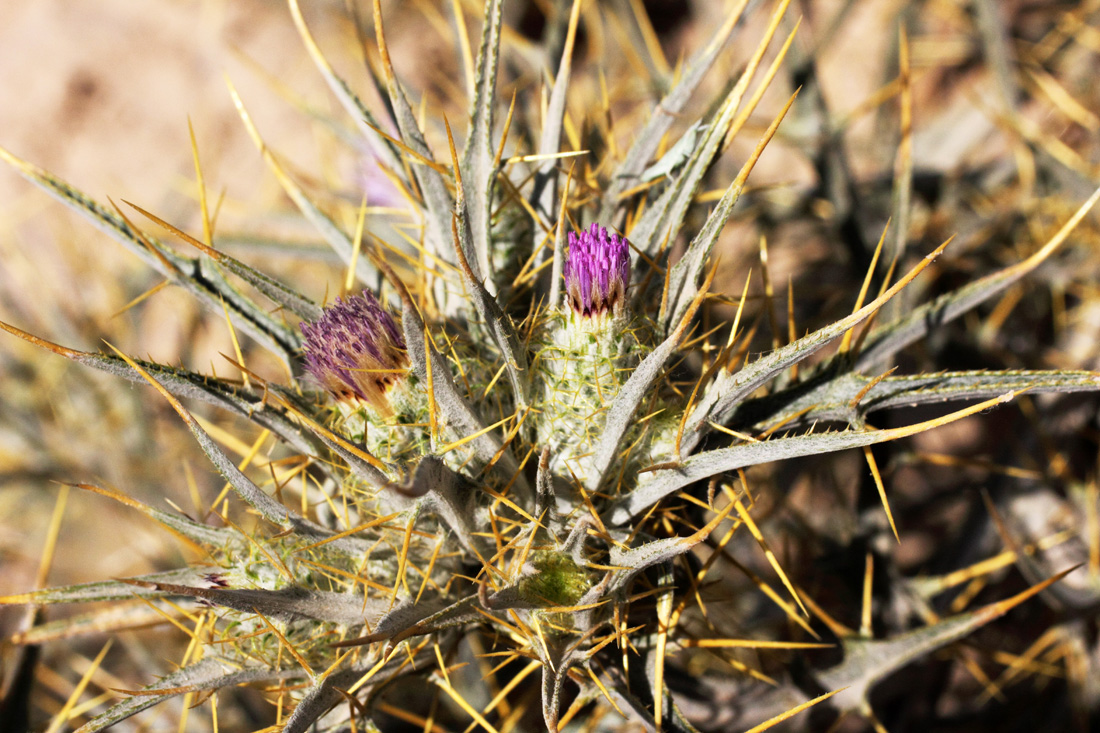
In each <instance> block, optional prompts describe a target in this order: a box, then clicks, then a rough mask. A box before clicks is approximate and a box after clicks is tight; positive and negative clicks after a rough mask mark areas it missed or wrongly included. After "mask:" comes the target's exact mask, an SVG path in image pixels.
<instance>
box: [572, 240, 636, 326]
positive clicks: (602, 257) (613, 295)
mask: <svg viewBox="0 0 1100 733" xmlns="http://www.w3.org/2000/svg"><path fill="white" fill-rule="evenodd" d="M562 275H563V276H564V277H565V293H566V297H567V298H568V299H569V305H570V306H572V308H573V310H574V311H575V312H576V313H578V314H579V315H582V316H594V315H599V314H601V313H605V312H607V311H611V312H613V313H619V312H620V311H621V310H622V306H623V302H624V301H625V299H626V288H627V286H628V285H630V244H629V243H628V242H627V241H626V239H625V238H623V237H620V236H619V235H618V234H615V233H614V232H609V231H607V229H605V228H604V227H602V226H600V225H599V224H597V223H595V222H593V223H592V226H590V227H589V228H588V231H586V232H581V233H580V234H575V233H573V232H569V253H568V254H567V255H566V257H565V265H564V267H563V268H562Z"/></svg>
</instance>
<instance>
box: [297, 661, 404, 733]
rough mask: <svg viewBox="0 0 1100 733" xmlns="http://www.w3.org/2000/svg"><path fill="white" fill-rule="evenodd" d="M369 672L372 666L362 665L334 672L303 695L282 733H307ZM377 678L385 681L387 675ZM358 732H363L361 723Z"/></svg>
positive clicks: (367, 687) (369, 684) (369, 683)
mask: <svg viewBox="0 0 1100 733" xmlns="http://www.w3.org/2000/svg"><path fill="white" fill-rule="evenodd" d="M387 666H389V665H387ZM369 670H370V666H367V665H362V664H360V665H356V666H354V667H352V668H350V669H342V670H340V671H338V672H333V673H332V674H330V675H328V676H326V677H325V678H324V679H322V680H321V681H320V682H318V683H317V684H315V685H313V686H312V687H310V688H309V689H307V690H306V691H305V694H303V695H302V699H301V700H299V701H298V704H297V705H295V706H294V710H293V711H292V712H291V713H290V716H289V717H287V719H286V722H285V723H283V727H282V729H281V730H280V733H307V731H309V730H310V729H311V727H312V726H313V724H314V723H316V722H317V721H318V720H320V719H321V716H323V715H324V714H325V713H327V712H328V711H329V710H331V709H332V708H333V707H335V706H336V705H337V704H338V703H339V702H340V701H342V700H344V699H346V698H345V695H346V694H347V693H346V692H344V691H345V690H347V689H348V688H349V687H351V686H352V685H354V684H355V683H356V681H358V680H359V678H360V677H362V676H363V675H364V674H366V673H367V672H368V671H369ZM376 676H377V678H378V679H380V680H381V679H385V675H377V673H376ZM373 686H374V684H373V683H371V682H368V683H367V684H366V689H368V690H369V689H371V688H372V687H373ZM360 689H364V688H360ZM356 730H363V728H362V723H361V722H360V723H359V727H357V728H356ZM367 730H369V729H367Z"/></svg>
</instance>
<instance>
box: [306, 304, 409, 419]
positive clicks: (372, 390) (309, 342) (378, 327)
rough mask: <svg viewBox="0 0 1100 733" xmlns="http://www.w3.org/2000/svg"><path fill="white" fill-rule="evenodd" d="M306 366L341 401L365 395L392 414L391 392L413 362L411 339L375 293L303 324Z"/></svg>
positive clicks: (335, 306)
mask: <svg viewBox="0 0 1100 733" xmlns="http://www.w3.org/2000/svg"><path fill="white" fill-rule="evenodd" d="M302 335H303V336H304V337H305V344H304V349H305V360H304V365H305V369H306V371H307V372H309V373H310V374H311V375H312V376H313V378H314V379H316V380H317V381H318V382H319V383H320V384H321V385H322V386H323V387H324V388H325V389H327V390H328V391H329V392H331V393H332V394H333V395H335V396H336V397H337V398H339V399H359V400H362V401H364V402H367V403H370V404H372V405H374V406H375V407H376V408H378V409H380V410H382V411H383V412H388V411H389V408H388V402H387V400H386V396H385V395H386V391H387V390H388V389H389V387H390V386H391V385H393V384H394V383H395V382H396V381H398V379H400V378H401V376H402V372H403V370H404V369H405V368H406V367H407V366H408V356H407V355H406V353H405V338H404V336H403V335H402V333H401V329H400V328H399V327H398V325H397V322H396V321H395V320H394V318H393V316H392V315H390V314H389V313H388V312H387V311H386V310H385V309H383V308H382V306H381V305H380V304H379V302H378V299H377V298H375V297H374V295H373V294H371V293H369V292H364V293H362V294H360V295H355V296H351V297H349V298H347V299H346V300H341V299H340V298H337V299H336V300H335V301H334V302H333V303H332V304H331V305H329V306H327V307H326V308H325V310H324V314H323V315H322V316H321V317H320V318H319V319H317V320H316V321H314V322H313V323H303V324H302Z"/></svg>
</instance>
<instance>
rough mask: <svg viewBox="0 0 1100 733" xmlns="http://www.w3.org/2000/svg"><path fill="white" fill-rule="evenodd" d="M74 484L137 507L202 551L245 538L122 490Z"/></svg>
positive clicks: (75, 486)
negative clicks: (162, 507) (152, 503)
mask: <svg viewBox="0 0 1100 733" xmlns="http://www.w3.org/2000/svg"><path fill="white" fill-rule="evenodd" d="M72 486H73V488H77V489H83V490H84V491H90V492H92V493H95V494H99V495H100V496H106V497H107V498H108V499H114V500H115V501H117V502H118V503H120V504H123V505H125V506H128V507H131V508H133V509H137V510H138V511H139V512H141V513H142V514H144V515H146V516H147V517H149V518H150V519H152V520H153V521H155V522H159V523H160V524H161V525H163V526H165V527H167V528H168V529H170V530H172V531H173V532H176V533H178V534H180V535H182V536H183V537H184V538H186V539H188V540H190V541H191V542H193V543H195V544H196V545H197V547H196V548H195V549H197V550H199V551H200V552H203V551H208V550H209V549H210V548H214V547H226V546H228V545H229V544H231V543H232V542H234V541H237V540H242V539H243V538H242V537H241V536H240V535H239V534H238V533H237V532H235V531H234V530H232V529H228V528H224V527H211V526H209V525H207V524H203V523H202V522H196V521H195V520H194V519H191V518H190V517H186V516H184V515H183V514H176V513H175V512H166V511H163V510H161V509H157V508H156V507H151V506H149V505H148V504H145V503H142V502H140V501H138V500H137V499H133V498H131V497H129V496H127V495H125V494H123V493H122V492H121V491H115V490H114V489H108V488H105V487H103V486H96V485H94V484H72Z"/></svg>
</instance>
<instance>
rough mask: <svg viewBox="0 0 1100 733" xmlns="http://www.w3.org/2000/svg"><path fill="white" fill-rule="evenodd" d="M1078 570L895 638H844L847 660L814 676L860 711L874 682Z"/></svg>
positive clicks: (845, 706)
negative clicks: (839, 689)
mask: <svg viewBox="0 0 1100 733" xmlns="http://www.w3.org/2000/svg"><path fill="white" fill-rule="evenodd" d="M1075 569H1076V568H1075V567H1074V568H1069V569H1067V570H1065V571H1063V572H1060V573H1058V574H1057V575H1054V576H1052V577H1050V578H1047V579H1046V580H1044V581H1042V582H1041V583H1037V584H1036V585H1033V586H1032V587H1030V588H1028V589H1027V590H1025V591H1023V592H1021V593H1018V594H1016V595H1014V596H1012V597H1011V598H1006V599H1005V600H1003V601H997V602H996V603H991V604H989V605H988V606H983V607H982V608H979V609H977V610H975V611H971V612H969V613H962V614H958V615H956V616H950V617H948V618H945V619H942V620H940V621H938V622H936V623H934V624H931V625H929V626H925V627H923V628H920V629H915V630H913V631H909V632H907V633H904V634H900V635H898V636H895V637H894V638H892V639H882V640H875V639H860V638H848V639H843V640H842V644H843V647H844V661H842V662H841V663H840V664H838V665H836V666H835V667H832V668H830V669H827V670H825V671H823V672H818V673H815V676H816V677H817V679H818V681H819V682H820V683H821V684H822V685H823V686H824V687H825V689H829V690H835V689H837V688H841V687H843V688H847V689H845V690H843V691H842V692H840V693H838V694H837V695H836V697H834V698H833V701H834V703H835V704H836V705H837V706H838V707H839V708H840V709H841V710H843V711H848V710H858V709H860V708H862V707H863V706H864V705H867V700H868V694H869V693H870V691H871V688H872V687H873V686H874V685H875V683H877V682H878V681H880V680H882V679H883V678H884V677H886V676H887V675H889V674H891V673H893V672H895V671H897V670H899V669H901V668H902V667H904V666H905V665H906V664H909V663H910V662H912V661H914V660H916V659H919V658H920V657H923V656H926V655H928V654H930V653H932V652H934V651H936V650H937V649H940V648H941V647H943V646H946V645H947V644H950V643H951V642H953V641H957V640H959V639H961V638H963V637H964V636H966V635H968V634H970V633H972V632H973V631H975V630H977V629H979V628H981V627H982V626H985V625H986V624H988V623H989V622H990V621H993V620H995V619H998V618H1000V617H1001V616H1003V615H1005V614H1006V613H1008V612H1009V611H1010V610H1011V609H1013V608H1015V607H1016V606H1018V605H1020V604H1021V603H1023V602H1024V601H1026V600H1028V599H1029V598H1031V597H1032V596H1034V595H1036V594H1038V593H1040V592H1042V591H1043V590H1044V589H1046V588H1048V587H1050V586H1051V585H1053V584H1054V583H1056V582H1058V581H1059V580H1061V579H1062V578H1064V577H1065V576H1066V575H1068V574H1069V573H1071V572H1073V570H1075Z"/></svg>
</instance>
